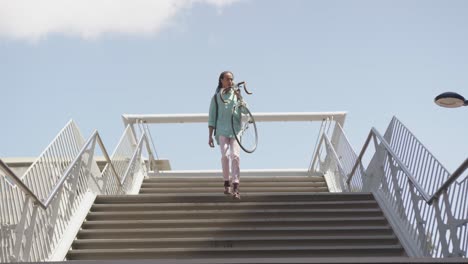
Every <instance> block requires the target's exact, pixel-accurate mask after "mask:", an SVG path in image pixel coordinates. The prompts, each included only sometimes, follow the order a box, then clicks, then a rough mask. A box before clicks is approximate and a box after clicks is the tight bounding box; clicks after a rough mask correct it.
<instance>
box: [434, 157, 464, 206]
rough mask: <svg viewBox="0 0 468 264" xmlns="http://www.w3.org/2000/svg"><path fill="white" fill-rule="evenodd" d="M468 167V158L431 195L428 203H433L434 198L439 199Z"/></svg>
mask: <svg viewBox="0 0 468 264" xmlns="http://www.w3.org/2000/svg"><path fill="white" fill-rule="evenodd" d="M466 169H468V158H467V159H465V161H464V162H463V163H462V164H461V165H460V166H459V167H458V168H457V169H456V170H455V171H454V172H453V173H452V175H450V177H449V178H448V179H447V180H446V181H445V182H444V184H442V186H440V188H439V189H438V190H437V191H436V192H435V193H434V194H433V195H432V196H431V198H430V199H429V200H428V201H427V203H428V204H432V203H433V202H434V200H437V199H438V198H439V196H440V195H441V194H442V193H443V192H444V191H445V190H447V189H448V187H449V186H450V185H452V183H453V182H455V181H456V180H457V179H458V177H460V176H461V175H462V173H463V172H465V170H466Z"/></svg>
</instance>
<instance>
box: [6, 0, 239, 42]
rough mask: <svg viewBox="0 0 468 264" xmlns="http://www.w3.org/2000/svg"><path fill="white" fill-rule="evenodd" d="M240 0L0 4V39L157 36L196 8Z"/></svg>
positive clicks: (10, 0)
mask: <svg viewBox="0 0 468 264" xmlns="http://www.w3.org/2000/svg"><path fill="white" fill-rule="evenodd" d="M237 1H239V0H0V37H9V38H19V39H28V40H37V39H40V38H42V37H44V36H46V35H48V34H51V33H59V34H71V35H78V36H80V37H83V38H96V37H99V36H100V35H101V34H103V33H118V34H156V33H158V32H159V31H160V30H161V29H163V28H164V27H165V26H167V24H168V23H169V22H170V20H171V18H173V17H174V16H175V15H176V14H177V13H178V12H179V11H181V10H183V9H186V8H190V7H191V6H192V5H194V4H209V5H214V6H216V7H217V8H223V7H224V6H227V5H230V4H233V3H234V2H237Z"/></svg>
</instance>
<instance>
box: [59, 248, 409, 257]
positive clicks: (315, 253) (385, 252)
mask: <svg viewBox="0 0 468 264" xmlns="http://www.w3.org/2000/svg"><path fill="white" fill-rule="evenodd" d="M338 252H339V254H340V255H344V256H380V257H383V256H401V255H402V254H403V248H402V247H401V246H399V245H356V246H354V245H353V246H289V247H288V246H284V247H283V246H282V247H277V246H272V247H235V248H230V247H218V248H132V249H82V250H70V251H69V254H68V255H67V258H68V259H69V260H74V259H82V260H84V259H88V260H99V259H158V258H174V259H189V258H200V257H203V258H246V257H256V258H265V257H268V258H272V257H288V256H289V257H333V256H335V257H336V255H337V253H338Z"/></svg>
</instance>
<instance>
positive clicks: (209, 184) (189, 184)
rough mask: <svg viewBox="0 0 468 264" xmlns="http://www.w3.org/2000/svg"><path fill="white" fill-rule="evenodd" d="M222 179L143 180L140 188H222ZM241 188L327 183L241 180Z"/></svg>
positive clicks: (302, 185) (320, 185) (320, 184)
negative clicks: (196, 180)
mask: <svg viewBox="0 0 468 264" xmlns="http://www.w3.org/2000/svg"><path fill="white" fill-rule="evenodd" d="M223 186H224V181H223V180H222V179H219V180H218V181H217V182H196V183H193V182H143V184H142V185H141V187H142V188H187V187H190V188H191V187H205V188H208V187H210V188H211V187H212V188H218V189H219V188H221V189H222V188H223ZM240 186H241V187H242V188H245V187H249V188H253V187H257V188H260V187H323V186H327V183H326V182H325V181H324V180H323V181H304V182H242V183H241V185H240Z"/></svg>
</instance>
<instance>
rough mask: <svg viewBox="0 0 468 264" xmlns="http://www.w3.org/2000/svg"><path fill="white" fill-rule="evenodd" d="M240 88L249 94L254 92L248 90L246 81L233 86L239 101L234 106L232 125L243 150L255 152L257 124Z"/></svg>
mask: <svg viewBox="0 0 468 264" xmlns="http://www.w3.org/2000/svg"><path fill="white" fill-rule="evenodd" d="M240 88H244V91H245V92H246V93H247V94H249V95H250V94H252V93H251V92H249V91H248V90H247V85H246V83H245V82H240V83H237V84H235V85H234V86H232V87H231V89H233V90H234V94H235V95H236V97H237V103H236V105H235V106H234V107H233V108H232V115H231V127H232V131H233V133H234V135H235V137H236V141H237V142H238V143H239V145H240V147H241V148H242V150H244V151H245V152H247V153H253V152H254V151H255V150H256V149H257V144H258V133H257V126H256V124H255V119H254V117H253V115H252V113H251V112H250V110H249V108H248V107H247V104H246V103H245V101H244V98H243V97H242V95H241V89H240ZM221 93H222V92H219V97H220V99H221V101H222V102H223V103H225V104H226V101H224V100H223V97H222V96H221V95H222V94H221Z"/></svg>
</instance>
